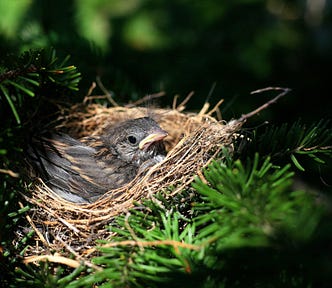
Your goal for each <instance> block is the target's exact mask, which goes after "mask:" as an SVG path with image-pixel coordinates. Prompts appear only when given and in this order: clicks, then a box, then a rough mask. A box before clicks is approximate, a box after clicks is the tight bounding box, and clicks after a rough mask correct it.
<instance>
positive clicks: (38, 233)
mask: <svg viewBox="0 0 332 288" xmlns="http://www.w3.org/2000/svg"><path fill="white" fill-rule="evenodd" d="M18 205H19V206H20V207H21V209H22V208H23V207H24V206H23V204H22V202H18ZM25 218H26V219H27V220H28V222H29V224H30V225H31V227H32V229H33V230H34V231H35V232H36V234H37V235H38V237H39V239H40V240H41V241H42V242H43V244H44V245H45V247H48V246H49V243H48V242H47V241H46V239H45V238H44V236H43V234H42V233H40V231H39V230H38V228H37V227H36V225H35V224H34V223H33V221H32V219H31V217H30V216H29V215H26V216H25Z"/></svg>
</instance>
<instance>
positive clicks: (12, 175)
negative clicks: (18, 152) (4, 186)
mask: <svg viewBox="0 0 332 288" xmlns="http://www.w3.org/2000/svg"><path fill="white" fill-rule="evenodd" d="M0 173H3V174H8V175H9V176H11V177H13V178H18V177H20V174H18V173H16V172H14V171H12V170H9V169H0Z"/></svg>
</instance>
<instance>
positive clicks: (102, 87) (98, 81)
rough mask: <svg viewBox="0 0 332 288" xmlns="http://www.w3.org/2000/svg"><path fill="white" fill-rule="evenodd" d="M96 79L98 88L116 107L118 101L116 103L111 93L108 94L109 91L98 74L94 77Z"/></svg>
mask: <svg viewBox="0 0 332 288" xmlns="http://www.w3.org/2000/svg"><path fill="white" fill-rule="evenodd" d="M96 81H97V84H98V86H99V88H100V89H101V90H102V91H103V92H104V93H105V95H106V97H107V99H108V101H110V103H111V104H112V105H113V106H114V107H118V106H119V105H118V103H116V102H115V101H114V99H113V97H112V95H111V94H110V92H108V90H107V89H106V88H105V86H104V84H103V83H102V82H101V79H100V77H99V76H97V77H96Z"/></svg>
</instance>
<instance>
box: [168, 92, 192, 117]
mask: <svg viewBox="0 0 332 288" xmlns="http://www.w3.org/2000/svg"><path fill="white" fill-rule="evenodd" d="M194 94H195V92H194V91H191V92H190V93H189V94H188V95H187V97H186V98H184V100H183V101H182V102H181V103H180V104H179V106H178V107H176V110H178V111H179V112H181V111H183V110H184V109H186V106H185V105H186V104H187V103H188V101H189V100H190V99H191V97H192V96H193V95H194ZM173 108H174V106H173Z"/></svg>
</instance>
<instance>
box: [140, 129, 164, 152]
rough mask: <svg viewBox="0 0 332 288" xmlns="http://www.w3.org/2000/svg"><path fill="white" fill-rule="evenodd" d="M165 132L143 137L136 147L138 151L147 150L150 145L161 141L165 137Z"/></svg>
mask: <svg viewBox="0 0 332 288" xmlns="http://www.w3.org/2000/svg"><path fill="white" fill-rule="evenodd" d="M167 135H168V134H167V132H165V131H161V132H158V133H152V134H150V135H148V136H147V137H145V138H144V139H143V140H142V141H141V142H139V144H138V147H139V149H141V150H142V149H145V148H148V147H149V146H150V145H151V144H152V143H154V142H157V141H160V140H163V139H164V138H165V137H166V136H167Z"/></svg>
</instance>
